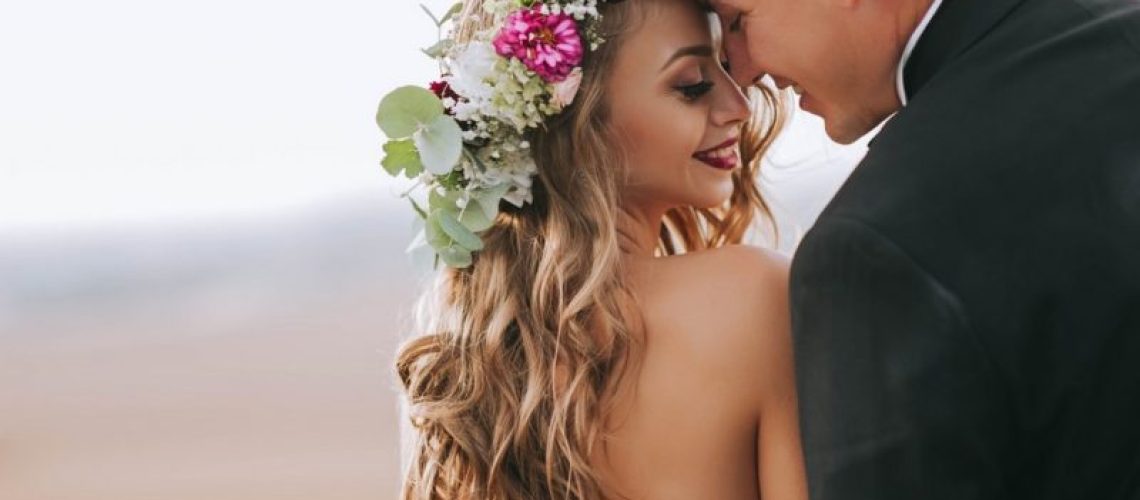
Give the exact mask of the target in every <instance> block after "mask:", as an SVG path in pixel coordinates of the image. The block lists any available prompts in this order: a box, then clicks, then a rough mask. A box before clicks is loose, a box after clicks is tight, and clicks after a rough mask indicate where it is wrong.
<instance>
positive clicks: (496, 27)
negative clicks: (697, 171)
mask: <svg viewBox="0 0 1140 500" xmlns="http://www.w3.org/2000/svg"><path fill="white" fill-rule="evenodd" d="M598 3H599V0H547V1H538V0H485V1H484V2H483V10H484V11H485V12H484V14H485V15H487V16H488V17H489V19H490V20H491V23H490V27H489V28H487V29H485V30H483V31H479V32H476V33H472V34H470V37H469V38H467V37H465V39H464V41H463V42H462V43H460V42H458V41H457V40H456V39H455V38H454V33H452V34H449V36H448V37H446V38H443V39H442V40H440V41H439V43H437V44H435V45H434V46H432V47H430V48H428V49H424V53H425V54H427V55H428V56H430V57H432V58H433V59H436V60H437V61H438V62H439V64H440V69H441V73H442V76H441V78H440V80H439V81H436V82H433V83H432V84H431V85H430V86H429V87H428V88H423V87H416V86H407V87H400V88H397V89H396V90H393V91H392V92H390V93H389V94H387V95H386V96H384V98H383V100H381V102H380V107H379V109H378V110H377V112H376V122H377V124H379V126H380V129H381V130H382V131H383V132H384V134H385V135H387V136H388V138H389V139H390V140H389V141H388V142H387V143H386V144H384V159H383V160H382V162H381V165H382V166H383V167H384V170H386V171H387V172H388V173H389V174H391V175H393V176H398V175H400V174H401V173H402V174H403V175H405V176H406V177H407V178H409V179H417V180H418V183H417V188H420V187H422V188H426V191H427V204H426V207H425V206H424V205H423V204H422V203H420V202H417V201H416V200H415V199H414V198H412V197H411V196H409V194H410V192H409V193H405V197H407V198H408V199H409V200H411V203H412V206H413V208H414V209H415V211H416V213H417V214H418V215H419V216H420V218H421V219H423V221H424V231H423V233H421V235H420V236H419V237H417V243H419V244H423V243H426V244H427V245H430V246H431V247H432V249H434V251H435V253H436V255H437V258H438V259H440V260H443V262H444V263H445V264H447V265H449V266H451V267H456V268H464V267H468V266H470V265H471V261H472V253H473V252H476V251H479V250H481V249H482V248H483V242H482V240H481V239H480V237H479V234H480V233H481V232H483V231H485V230H487V229H488V228H490V227H491V225H492V224H493V221H494V219H495V217H496V216H497V215H498V212H499V204H500V202H501V201H506V202H508V203H510V204H512V205H514V206H516V207H520V208H521V207H523V206H525V205H526V204H528V203H530V202H531V201H532V200H533V197H532V193H531V184H532V182H533V177H534V175H535V173H536V172H537V167H536V166H535V162H534V158H533V155H532V154H531V151H530V144H529V143H528V142H527V140H526V137H528V133H529V132H531V131H533V130H536V129H538V128H539V127H541V126H542V124H543V122H544V121H545V120H546V118H548V117H550V116H554V115H557V114H559V113H560V112H561V111H562V110H563V109H564V108H565V107H566V106H569V105H570V104H571V103H572V102H573V101H574V97H575V95H576V94H577V93H578V87H579V85H580V83H581V81H582V68H581V64H582V59H583V56H584V54H585V48H586V47H587V46H588V47H590V49H591V50H594V49H596V48H597V47H598V46H599V45H600V44H601V43H603V41H604V40H603V39H602V38H601V37H600V36H599V34H598V33H597V31H596V26H597V21H598V20H599V19H600V16H599V14H598V8H597V6H598ZM462 9H463V3H462V2H460V3H457V4H455V5H454V6H453V7H452V8H451V9H450V10H448V11H447V13H446V14H445V15H444V16H442V18H437V17H436V16H434V15H433V14H432V13H431V12H430V11H429V10H428V9H427V8H426V7H425V8H424V11H425V12H427V13H428V16H430V17H431V18H432V20H433V21H434V22H435V24H436V27H437V28H439V29H442V28H443V26H444V25H445V24H447V23H448V22H449V21H451V20H452V19H453V18H454V17H455V16H456V15H457V14H459V13H460V11H461V10H462ZM413 190H416V188H413ZM413 246H416V244H413Z"/></svg>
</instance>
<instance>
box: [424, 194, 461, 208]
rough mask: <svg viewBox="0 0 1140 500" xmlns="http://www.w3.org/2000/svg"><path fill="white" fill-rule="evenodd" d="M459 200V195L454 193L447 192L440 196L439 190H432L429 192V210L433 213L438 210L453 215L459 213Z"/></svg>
mask: <svg viewBox="0 0 1140 500" xmlns="http://www.w3.org/2000/svg"><path fill="white" fill-rule="evenodd" d="M458 199H459V194H458V193H456V192H454V191H445V192H444V194H440V192H439V190H438V189H432V190H431V191H429V192H428V209H430V210H431V211H432V212H435V211H436V210H444V211H447V212H451V213H452V214H454V213H456V212H457V211H458V207H456V205H455V201H456V200H458Z"/></svg>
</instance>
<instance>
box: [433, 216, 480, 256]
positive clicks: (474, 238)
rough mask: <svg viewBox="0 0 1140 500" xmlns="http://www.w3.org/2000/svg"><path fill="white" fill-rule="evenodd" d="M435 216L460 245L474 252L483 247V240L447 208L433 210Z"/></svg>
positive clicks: (444, 229)
mask: <svg viewBox="0 0 1140 500" xmlns="http://www.w3.org/2000/svg"><path fill="white" fill-rule="evenodd" d="M432 216H433V218H434V219H435V220H436V221H437V222H438V223H439V227H440V229H443V232H444V233H446V234H447V235H448V236H450V237H451V239H452V240H454V241H455V243H457V244H458V245H459V246H461V247H463V248H466V249H467V250H470V251H472V252H476V251H479V250H482V249H483V240H482V239H480V238H479V236H478V235H476V234H475V233H473V232H471V230H470V229H467V228H466V227H464V226H463V224H461V223H460V222H459V219H457V218H456V217H455V214H453V213H450V212H448V211H446V210H438V211H435V212H432Z"/></svg>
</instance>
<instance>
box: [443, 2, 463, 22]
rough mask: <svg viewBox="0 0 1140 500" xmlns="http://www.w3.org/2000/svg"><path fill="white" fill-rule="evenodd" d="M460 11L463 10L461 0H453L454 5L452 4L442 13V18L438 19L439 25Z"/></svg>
mask: <svg viewBox="0 0 1140 500" xmlns="http://www.w3.org/2000/svg"><path fill="white" fill-rule="evenodd" d="M460 12H463V2H455V5H452V6H451V8H450V9H447V12H446V13H444V14H443V18H441V19H440V20H439V25H440V26H442V25H443V23H446V22H448V21H450V20H451V18H453V17H455V16H457V15H459V13H460Z"/></svg>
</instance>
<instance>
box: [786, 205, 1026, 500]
mask: <svg viewBox="0 0 1140 500" xmlns="http://www.w3.org/2000/svg"><path fill="white" fill-rule="evenodd" d="M791 280H792V284H791V295H792V328H793V336H794V347H795V353H796V360H795V361H796V379H797V385H798V389H799V391H800V394H799V401H800V422H801V427H802V429H801V430H802V433H803V443H804V454H805V458H806V461H807V471H808V491H809V493H810V495H811V498H812V499H814V500H893V499H899V500H902V499H907V500H910V499H923V500H935V499H948V500H949V499H953V500H980V499H1000V498H1005V496H1006V495H1005V486H1004V480H1003V473H1006V472H1008V471H1005V470H1004V469H1003V465H1004V463H1003V460H1002V456H1001V454H1002V450H1004V449H1006V448H1007V446H1006V442H1007V440H1008V439H1009V437H1010V436H1009V435H1008V429H1010V419H1011V415H1009V414H1008V410H1007V407H1008V406H1007V405H1008V403H1009V402H1008V400H1007V399H1006V397H1007V396H1006V388H1005V386H1004V385H1003V384H1002V382H1001V381H1000V380H999V378H998V377H997V375H996V373H995V366H994V364H993V361H992V360H991V359H990V358H989V357H988V356H987V353H986V352H985V350H984V348H983V347H982V346H981V344H979V343H978V341H977V338H976V337H975V336H974V332H972V331H971V329H970V324H969V321H968V318H967V317H966V314H965V312H964V311H963V309H962V305H961V303H959V301H958V299H957V298H956V297H955V296H954V295H953V293H951V292H950V291H949V290H947V289H946V288H944V287H943V286H942V285H941V284H940V283H939V282H938V281H937V280H936V279H935V278H934V277H932V276H930V275H929V274H927V273H926V272H925V271H924V270H923V269H922V268H921V267H920V266H918V265H917V264H916V263H915V262H914V261H913V260H911V258H910V257H909V256H908V255H906V254H905V253H904V252H903V251H902V250H901V249H900V248H898V247H897V246H895V245H894V244H893V243H892V242H891V241H889V240H888V239H886V238H884V237H883V236H882V235H880V234H878V233H876V232H875V231H874V230H873V229H871V228H870V227H868V226H866V225H864V224H862V223H860V222H858V221H855V220H852V219H845V218H839V217H824V218H821V220H820V221H819V222H818V223H817V224H816V227H815V228H814V229H813V230H812V231H811V232H810V233H809V235H808V236H807V238H806V239H805V240H804V242H803V244H802V245H801V246H800V248H799V250H798V252H797V254H796V259H795V262H794V263H793V266H792V278H791Z"/></svg>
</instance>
